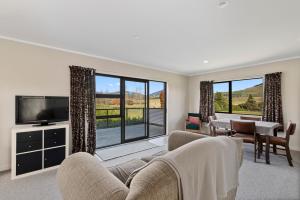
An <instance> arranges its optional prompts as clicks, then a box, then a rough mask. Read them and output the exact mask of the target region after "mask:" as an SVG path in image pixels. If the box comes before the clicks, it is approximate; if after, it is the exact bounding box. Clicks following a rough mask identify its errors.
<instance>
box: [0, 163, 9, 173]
mask: <svg viewBox="0 0 300 200" xmlns="http://www.w3.org/2000/svg"><path fill="white" fill-rule="evenodd" d="M7 170H10V165H7V164H6V165H0V172H3V171H7Z"/></svg>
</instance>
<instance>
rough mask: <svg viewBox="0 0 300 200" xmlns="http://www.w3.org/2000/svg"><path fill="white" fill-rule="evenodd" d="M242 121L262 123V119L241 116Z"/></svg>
mask: <svg viewBox="0 0 300 200" xmlns="http://www.w3.org/2000/svg"><path fill="white" fill-rule="evenodd" d="M240 119H242V120H252V121H261V118H260V117H248V116H240Z"/></svg>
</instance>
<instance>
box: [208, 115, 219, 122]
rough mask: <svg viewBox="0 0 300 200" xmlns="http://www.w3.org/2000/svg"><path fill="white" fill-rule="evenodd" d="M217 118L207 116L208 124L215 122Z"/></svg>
mask: <svg viewBox="0 0 300 200" xmlns="http://www.w3.org/2000/svg"><path fill="white" fill-rule="evenodd" d="M216 119H217V117H216V116H215V115H212V116H208V122H211V121H213V120H216Z"/></svg>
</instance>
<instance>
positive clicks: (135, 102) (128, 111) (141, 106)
mask: <svg viewBox="0 0 300 200" xmlns="http://www.w3.org/2000/svg"><path fill="white" fill-rule="evenodd" d="M146 83H147V82H146V81H133V80H130V79H129V80H125V140H126V141H130V140H134V139H138V138H145V137H147V129H146V128H147V114H146V111H147V104H146V101H147V98H146V97H147V95H146V94H147V93H146Z"/></svg>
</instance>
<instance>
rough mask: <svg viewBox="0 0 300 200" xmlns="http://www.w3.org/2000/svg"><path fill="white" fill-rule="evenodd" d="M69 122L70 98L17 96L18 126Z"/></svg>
mask: <svg viewBox="0 0 300 200" xmlns="http://www.w3.org/2000/svg"><path fill="white" fill-rule="evenodd" d="M68 120H69V97H54V96H16V124H40V125H49V124H51V123H53V122H63V121H68Z"/></svg>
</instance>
